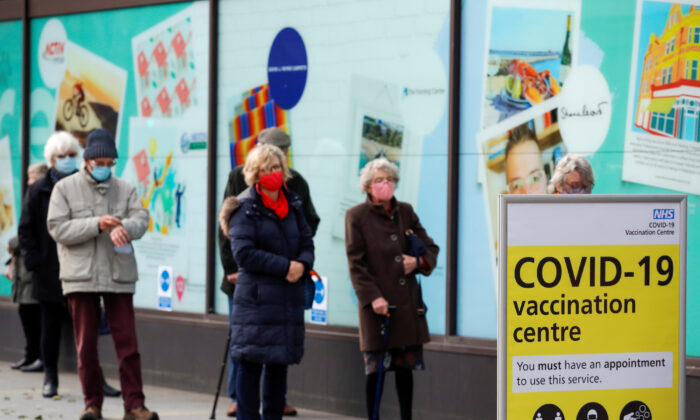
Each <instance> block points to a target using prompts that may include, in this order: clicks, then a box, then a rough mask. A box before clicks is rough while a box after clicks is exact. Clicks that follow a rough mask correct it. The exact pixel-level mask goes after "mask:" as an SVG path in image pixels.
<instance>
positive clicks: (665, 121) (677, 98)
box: [634, 4, 700, 142]
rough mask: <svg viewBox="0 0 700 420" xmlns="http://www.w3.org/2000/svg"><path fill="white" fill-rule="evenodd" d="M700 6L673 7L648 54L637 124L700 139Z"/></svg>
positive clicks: (674, 135) (652, 130) (665, 133)
mask: <svg viewBox="0 0 700 420" xmlns="http://www.w3.org/2000/svg"><path fill="white" fill-rule="evenodd" d="M698 61H700V9H699V8H697V7H696V6H690V8H689V9H688V13H686V14H683V10H682V8H681V5H680V4H672V5H671V6H670V8H669V12H668V17H667V19H666V26H665V28H664V31H663V33H662V34H661V35H658V36H657V35H656V34H655V33H652V34H651V36H650V39H649V45H648V46H647V50H646V54H645V55H644V65H643V68H642V76H641V81H640V86H639V96H638V98H637V111H636V115H635V123H634V124H635V126H637V127H639V128H641V129H643V130H646V131H648V132H650V133H652V134H655V135H659V136H664V137H672V138H677V139H683V140H689V141H695V142H697V141H700V73H699V71H698V70H699V69H698Z"/></svg>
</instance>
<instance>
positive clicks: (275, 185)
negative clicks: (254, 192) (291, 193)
mask: <svg viewBox="0 0 700 420" xmlns="http://www.w3.org/2000/svg"><path fill="white" fill-rule="evenodd" d="M283 182H284V177H283V175H282V171H275V172H270V173H269V174H267V175H262V174H260V186H261V187H263V188H265V189H266V190H268V191H277V190H279V189H280V188H282V183H283Z"/></svg>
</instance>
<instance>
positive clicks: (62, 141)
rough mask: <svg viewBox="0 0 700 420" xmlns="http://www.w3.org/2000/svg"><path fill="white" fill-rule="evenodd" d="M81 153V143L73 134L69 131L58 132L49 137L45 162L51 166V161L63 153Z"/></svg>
mask: <svg viewBox="0 0 700 420" xmlns="http://www.w3.org/2000/svg"><path fill="white" fill-rule="evenodd" d="M66 151H72V152H75V153H79V152H80V143H79V142H78V139H76V138H75V136H73V135H72V134H71V133H69V132H67V131H56V132H55V133H53V134H51V135H50V136H49V139H48V140H46V145H45V146H44V160H45V161H46V163H47V164H48V165H51V160H52V159H53V158H54V157H55V156H57V155H60V154H61V153H63V152H66Z"/></svg>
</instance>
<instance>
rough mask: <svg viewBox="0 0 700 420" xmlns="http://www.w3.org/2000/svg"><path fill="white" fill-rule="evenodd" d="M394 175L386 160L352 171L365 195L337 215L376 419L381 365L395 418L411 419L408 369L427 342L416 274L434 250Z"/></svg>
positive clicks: (370, 413)
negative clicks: (392, 383)
mask: <svg viewBox="0 0 700 420" xmlns="http://www.w3.org/2000/svg"><path fill="white" fill-rule="evenodd" d="M398 181H399V174H398V168H397V167H396V165H394V164H393V163H391V162H390V161H389V160H387V159H386V158H383V157H380V158H378V159H375V160H372V161H370V162H368V163H367V165H365V167H364V168H363V169H362V172H361V174H360V188H361V189H362V191H363V192H365V193H366V194H367V200H366V201H365V202H364V203H362V204H359V205H357V206H355V207H352V208H351V209H349V210H348V211H347V213H346V214H345V247H346V251H347V257H348V266H349V269H350V279H351V281H352V285H353V287H354V289H355V294H356V295H357V304H358V312H359V317H360V350H361V351H362V352H363V357H364V362H365V374H366V376H367V380H366V385H365V392H366V401H367V417H368V418H369V419H372V418H373V417H374V418H378V411H379V400H380V399H381V388H382V386H383V377H382V376H383V371H384V368H383V366H387V370H393V371H394V372H395V373H396V378H395V379H396V391H397V394H398V399H399V407H400V412H401V419H402V420H406V419H410V418H411V415H412V413H411V410H412V400H413V373H412V371H413V370H423V369H424V363H423V344H424V343H427V342H428V341H429V340H430V335H429V333H428V324H427V322H426V319H425V311H426V309H427V308H426V307H425V305H424V304H423V299H422V293H421V289H420V285H419V284H418V282H417V280H416V275H418V274H423V275H426V276H427V275H429V274H430V273H431V271H432V270H433V269H434V268H435V265H436V262H437V255H438V251H439V249H438V246H437V245H435V243H434V242H433V240H432V239H431V238H430V237H429V236H428V234H427V233H426V231H425V229H424V228H423V226H422V225H421V223H420V221H419V220H418V216H417V215H416V213H415V212H414V211H413V208H412V207H411V205H410V204H408V203H404V202H401V201H397V200H396V198H395V197H394V190H395V188H396V183H397V182H398ZM416 244H420V245H419V246H417V245H416ZM390 310H391V312H390ZM387 315H390V319H391V323H390V326H389V329H390V331H389V332H388V341H386V342H385V341H384V339H383V338H384V337H385V336H383V334H382V325H384V324H383V323H384V321H385V319H386V316H387Z"/></svg>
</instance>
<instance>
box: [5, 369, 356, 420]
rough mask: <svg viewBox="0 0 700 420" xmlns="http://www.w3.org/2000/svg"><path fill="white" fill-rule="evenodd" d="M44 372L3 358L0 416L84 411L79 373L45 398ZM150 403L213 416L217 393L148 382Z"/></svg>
mask: <svg viewBox="0 0 700 420" xmlns="http://www.w3.org/2000/svg"><path fill="white" fill-rule="evenodd" d="M43 378H44V374H43V373H23V372H20V371H18V370H12V369H10V363H8V362H5V361H0V419H2V420H11V419H24V420H32V419H34V420H47V419H78V417H79V416H80V412H81V411H82V410H83V408H84V405H83V395H82V391H81V388H80V381H79V380H78V375H77V374H76V373H75V372H70V373H68V372H60V374H59V381H60V384H59V389H58V393H59V395H58V396H56V397H55V398H53V399H51V398H43V397H42V395H41V385H42V382H43ZM107 383H109V384H110V385H112V386H114V387H118V385H119V380H118V379H117V378H114V377H108V378H107ZM143 391H144V394H145V395H146V405H147V407H148V408H149V409H151V410H154V411H157V412H158V414H159V416H160V418H161V419H166V420H167V419H177V420H185V419H193V420H203V419H209V417H210V415H211V408H212V404H213V402H214V396H213V395H212V394H206V393H196V392H187V391H180V390H176V389H171V388H163V387H157V386H149V385H144V390H143ZM228 405H229V400H228V398H227V397H223V398H219V404H218V406H217V410H216V418H217V419H228V418H230V417H226V408H227V407H228ZM296 408H297V410H298V412H299V415H298V416H297V417H285V419H290V420H291V419H299V420H306V419H316V420H321V419H323V420H359V419H358V418H356V417H346V416H339V415H337V414H331V413H323V412H319V411H312V410H305V409H303V408H300V407H296ZM102 415H103V416H104V418H105V419H112V420H117V419H121V418H122V417H123V416H124V408H123V405H122V399H121V397H120V398H105V401H104V405H103V406H102Z"/></svg>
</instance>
